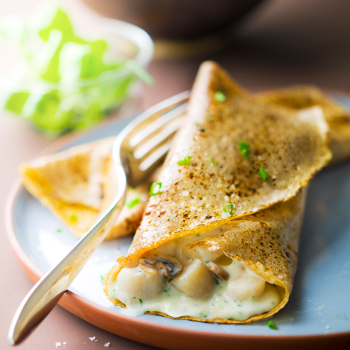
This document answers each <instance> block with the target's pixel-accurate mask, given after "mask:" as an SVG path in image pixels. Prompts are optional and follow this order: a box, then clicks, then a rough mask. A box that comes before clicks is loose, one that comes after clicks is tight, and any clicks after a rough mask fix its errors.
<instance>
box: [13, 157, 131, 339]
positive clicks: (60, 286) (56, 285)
mask: <svg viewBox="0 0 350 350" xmlns="http://www.w3.org/2000/svg"><path fill="white" fill-rule="evenodd" d="M116 173H117V180H118V194H117V196H116V199H115V201H114V203H113V204H112V205H111V207H110V208H109V210H108V211H107V212H106V213H105V215H104V216H103V217H102V218H101V219H100V220H99V221H98V222H97V223H96V224H95V225H94V226H93V227H92V228H91V229H90V230H89V231H88V232H87V233H86V234H85V236H84V237H82V238H81V239H80V240H79V242H78V243H77V244H76V245H75V246H74V247H73V249H72V250H71V251H70V252H69V253H68V254H67V255H66V256H65V257H64V258H63V259H62V260H61V261H60V262H59V263H58V264H57V265H56V266H54V267H53V268H52V269H51V270H50V271H49V272H47V273H46V274H45V275H44V276H43V277H42V278H41V279H40V281H39V282H37V283H36V284H35V286H34V287H33V288H32V289H31V290H30V292H29V293H28V294H27V295H26V297H25V298H24V299H23V301H22V303H21V304H20V306H19V307H18V309H17V311H16V314H15V316H14V318H13V320H12V323H11V326H10V330H9V334H8V340H9V342H10V343H11V344H12V345H16V344H18V343H20V342H21V341H22V340H23V339H24V338H25V337H26V336H27V335H28V334H29V332H30V331H31V330H33V328H34V327H36V326H37V325H38V324H39V323H40V322H41V321H42V320H43V319H44V318H45V317H46V316H47V315H48V314H49V313H50V311H51V310H52V309H53V307H54V306H55V305H56V304H57V303H58V301H59V300H60V298H61V297H62V295H63V294H64V292H65V291H66V290H67V288H68V286H69V285H70V284H71V283H72V282H73V280H74V278H75V277H76V276H77V274H78V273H79V272H80V270H81V269H82V268H83V266H84V265H85V263H86V262H87V261H88V259H89V258H90V256H91V255H92V253H93V252H94V250H95V249H96V248H97V247H98V246H99V245H100V244H101V242H102V241H103V240H104V239H105V238H106V236H107V234H108V232H109V231H110V228H111V227H112V225H113V223H114V222H115V219H116V217H117V216H118V215H119V213H120V211H121V209H122V207H123V205H124V201H125V195H126V177H125V173H124V170H123V168H122V166H121V164H120V165H118V166H117V172H116Z"/></svg>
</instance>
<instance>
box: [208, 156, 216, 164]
mask: <svg viewBox="0 0 350 350" xmlns="http://www.w3.org/2000/svg"><path fill="white" fill-rule="evenodd" d="M209 160H210V161H211V162H212V164H214V165H217V164H218V162H217V161H216V160H214V159H213V158H212V157H209Z"/></svg>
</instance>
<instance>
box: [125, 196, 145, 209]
mask: <svg viewBox="0 0 350 350" xmlns="http://www.w3.org/2000/svg"><path fill="white" fill-rule="evenodd" d="M140 200H141V199H140V197H136V198H134V199H132V200H130V201H128V202H126V203H125V205H126V206H127V207H128V208H129V209H131V208H133V207H134V206H135V205H137V204H139V203H140Z"/></svg>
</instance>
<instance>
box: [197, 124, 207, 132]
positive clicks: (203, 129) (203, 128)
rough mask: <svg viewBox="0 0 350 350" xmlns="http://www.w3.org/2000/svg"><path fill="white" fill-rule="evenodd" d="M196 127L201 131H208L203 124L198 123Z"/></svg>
mask: <svg viewBox="0 0 350 350" xmlns="http://www.w3.org/2000/svg"><path fill="white" fill-rule="evenodd" d="M196 125H197V126H199V127H200V128H201V131H207V129H206V128H205V126H204V125H203V124H201V123H199V122H196Z"/></svg>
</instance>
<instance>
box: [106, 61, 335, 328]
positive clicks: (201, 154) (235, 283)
mask: <svg viewBox="0 0 350 350" xmlns="http://www.w3.org/2000/svg"><path fill="white" fill-rule="evenodd" d="M330 157H331V153H330V151H329V149H328V147H327V124H326V122H325V120H324V117H323V113H322V110H321V109H320V108H318V109H317V108H316V109H311V110H309V111H308V112H303V113H301V114H298V113H295V112H293V111H289V110H288V109H285V108H278V107H274V106H270V105H268V104H265V103H260V102H259V101H257V99H256V98H255V97H252V96H250V95H249V94H248V93H247V92H245V91H243V90H242V89H241V88H240V87H239V86H238V85H237V84H236V83H235V82H233V81H232V79H231V78H230V77H229V76H228V74H227V73H226V72H225V71H224V70H223V69H221V68H220V67H219V66H218V65H217V64H215V63H213V62H205V63H204V64H202V66H201V68H200V70H199V73H198V75H197V78H196V81H195V84H194V87H193V90H192V94H191V99H190V104H189V109H188V113H187V119H186V122H185V125H184V126H183V128H182V129H181V130H180V131H179V133H178V134H177V136H176V139H175V141H174V144H173V147H172V149H171V151H170V153H169V155H168V157H167V159H166V162H165V164H164V166H163V168H162V171H161V173H160V175H159V178H158V182H157V183H154V184H153V186H152V188H151V192H152V196H151V197H150V200H149V202H148V204H147V207H146V210H145V213H144V216H143V219H142V222H141V225H140V227H139V228H138V230H137V232H136V235H135V237H134V240H133V242H132V244H131V246H130V249H129V251H128V254H127V255H126V256H122V257H119V258H118V259H117V264H116V265H115V266H114V267H113V268H112V269H111V270H110V271H109V273H108V274H107V277H106V278H105V280H104V284H105V292H106V294H107V295H108V296H109V298H110V300H111V301H112V302H113V303H114V304H115V305H120V306H122V307H124V308H126V312H128V313H130V314H133V315H140V314H143V313H154V314H158V315H161V316H166V317H172V318H181V319H189V320H193V321H202V322H218V323H243V322H250V321H253V320H257V319H260V318H263V317H268V316H270V315H272V314H274V313H276V312H277V311H278V310H280V309H281V308H282V307H283V306H284V305H285V304H286V303H287V302H288V299H289V296H290V293H291V291H292V288H293V280H294V276H295V271H296V265H297V256H298V243H299V234H300V227H301V222H302V216H303V208H304V200H305V190H304V189H303V187H305V186H306V185H307V184H308V182H309V180H310V179H311V178H312V177H313V176H314V174H315V173H316V172H317V171H319V170H320V169H321V168H322V167H323V166H324V165H325V164H326V163H327V162H328V161H329V159H330Z"/></svg>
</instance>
